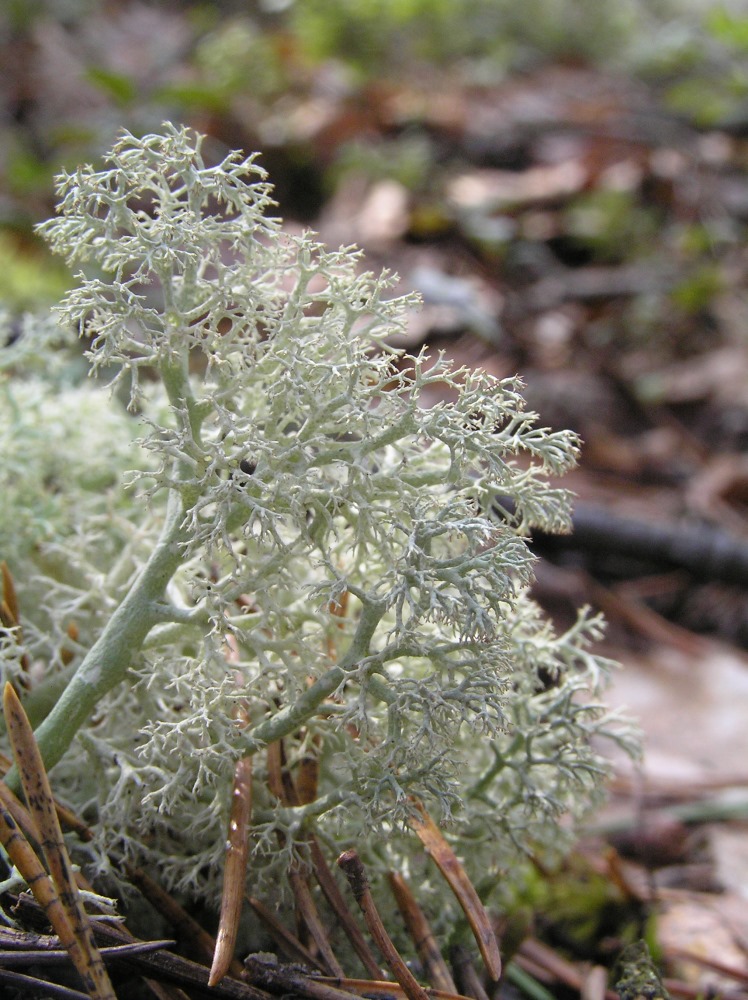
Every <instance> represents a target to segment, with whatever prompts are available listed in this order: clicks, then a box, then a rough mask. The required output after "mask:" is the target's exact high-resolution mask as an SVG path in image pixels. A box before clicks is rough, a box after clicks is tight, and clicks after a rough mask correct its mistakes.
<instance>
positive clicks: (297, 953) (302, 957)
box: [249, 896, 325, 972]
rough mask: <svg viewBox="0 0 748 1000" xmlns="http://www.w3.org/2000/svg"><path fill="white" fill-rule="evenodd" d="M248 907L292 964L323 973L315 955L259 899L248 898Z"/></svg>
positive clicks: (322, 965) (320, 963) (322, 967)
mask: <svg viewBox="0 0 748 1000" xmlns="http://www.w3.org/2000/svg"><path fill="white" fill-rule="evenodd" d="M249 905H250V906H251V907H252V909H253V910H254V911H255V913H256V914H257V916H258V917H259V918H260V920H261V921H262V922H263V924H265V926H266V927H267V929H268V930H269V931H270V933H271V934H272V936H273V938H274V940H275V943H276V944H277V945H278V947H279V948H280V950H281V951H282V952H283V953H284V954H285V955H286V956H287V957H288V958H290V959H291V961H292V962H300V963H301V964H302V965H306V966H308V967H309V968H310V969H311V968H316V969H319V971H320V972H324V971H325V969H324V964H323V963H322V962H321V961H320V959H319V958H318V957H317V956H316V955H313V954H312V953H311V951H309V949H308V948H305V947H304V945H303V944H302V943H301V941H299V939H298V938H297V937H296V936H295V935H294V934H292V933H291V932H290V931H289V930H288V929H287V928H286V927H284V926H283V924H282V923H281V922H280V920H278V918H277V917H276V916H275V914H274V913H272V912H271V911H270V910H269V909H268V908H267V907H266V906H265V904H264V903H261V902H260V900H259V899H255V898H254V896H250V897H249Z"/></svg>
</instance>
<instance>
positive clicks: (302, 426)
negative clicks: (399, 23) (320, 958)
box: [0, 126, 623, 891]
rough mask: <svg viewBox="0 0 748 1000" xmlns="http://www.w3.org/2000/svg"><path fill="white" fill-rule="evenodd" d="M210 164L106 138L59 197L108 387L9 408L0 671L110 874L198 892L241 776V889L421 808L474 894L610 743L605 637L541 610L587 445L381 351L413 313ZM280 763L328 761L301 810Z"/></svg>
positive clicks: (89, 345)
mask: <svg viewBox="0 0 748 1000" xmlns="http://www.w3.org/2000/svg"><path fill="white" fill-rule="evenodd" d="M203 146H204V142H203V140H202V138H201V137H199V136H195V135H193V134H192V133H191V132H189V131H188V130H186V129H182V128H177V127H174V126H165V127H164V130H163V133H162V134H158V135H148V136H145V137H144V138H136V137H134V136H132V135H129V134H124V135H123V136H122V137H121V139H120V140H119V141H118V143H117V144H116V146H115V147H114V149H113V151H112V152H111V154H110V156H109V159H108V163H107V165H106V168H105V169H103V170H95V169H93V168H92V167H81V168H80V169H79V170H77V171H76V172H75V173H72V174H65V175H63V176H62V177H61V178H59V181H58V193H59V198H60V201H59V211H58V215H57V217H56V218H55V219H54V220H52V221H50V222H47V223H45V224H44V225H43V226H41V231H42V232H43V234H44V235H45V237H46V238H47V239H48V240H49V242H50V244H51V245H52V247H53V248H54V249H55V250H56V251H58V252H59V253H61V254H62V255H63V256H64V257H65V259H66V260H67V262H68V263H69V264H71V265H74V266H76V265H77V266H80V265H84V266H85V268H86V272H85V273H84V274H81V275H80V281H79V284H78V286H77V287H76V288H75V289H74V290H73V291H71V292H70V293H69V294H68V295H67V297H66V298H65V300H64V301H63V302H62V304H61V306H60V308H59V319H60V324H61V326H62V328H69V327H71V326H72V327H75V328H77V330H78V331H79V333H80V335H81V337H82V338H83V341H84V344H85V346H86V357H87V358H88V361H89V363H90V370H91V372H92V373H93V374H94V375H96V376H97V377H98V376H101V375H106V376H107V377H109V378H110V381H111V383H112V384H113V386H114V387H115V388H116V390H117V393H116V394H115V395H113V396H111V397H110V395H108V390H106V389H104V388H102V387H101V386H100V384H97V385H95V386H92V387H90V388H86V389H84V388H83V387H81V386H78V387H75V388H68V389H66V390H65V393H61V391H60V387H59V382H56V383H54V384H53V383H51V382H50V383H47V388H46V390H45V389H44V388H43V386H44V383H43V381H41V380H40V378H39V375H38V374H30V375H27V376H25V375H24V372H25V371H26V369H25V368H24V363H23V360H22V359H21V360H20V361H17V362H16V371H15V375H14V379H13V380H12V381H11V380H6V381H5V382H4V383H0V390H1V391H0V408H2V410H3V411H4V415H3V420H4V422H5V425H6V426H11V427H12V428H13V449H14V451H13V455H14V456H15V457H14V460H13V463H11V464H10V466H7V467H6V469H5V471H4V473H3V474H4V475H6V476H7V477H8V479H9V485H10V486H12V490H11V491H10V493H9V495H10V497H11V504H10V506H8V505H7V504H6V505H5V508H4V509H3V511H2V514H1V515H0V517H1V518H2V521H1V522H0V537H2V539H3V544H4V545H5V546H6V551H5V552H4V553H3V554H4V556H5V558H6V559H7V560H8V562H9V563H10V565H11V569H12V572H13V574H14V576H15V578H16V580H17V581H18V589H19V594H20V598H21V604H22V611H23V616H22V617H23V633H22V634H18V633H16V634H14V635H11V636H9V637H6V641H5V642H4V644H3V646H2V663H3V667H4V671H5V673H6V675H7V676H8V677H10V678H12V679H14V680H15V681H16V682H17V684H18V688H19V690H20V692H21V693H22V695H23V696H24V698H25V700H26V702H27V707H28V710H29V712H30V713H31V714H32V716H33V717H35V718H36V719H37V720H38V721H39V725H38V727H37V731H36V732H37V739H38V741H39V744H40V747H41V750H42V753H43V755H44V757H45V760H46V762H47V765H48V766H50V767H51V766H53V765H57V767H56V770H55V772H54V780H55V783H56V785H57V787H58V788H62V789H64V790H65V791H66V794H67V796H68V798H71V799H72V800H73V801H74V802H75V803H77V805H78V807H79V808H81V809H82V810H83V811H84V812H85V813H86V815H87V816H88V817H89V818H90V819H91V821H92V822H93V823H95V825H96V828H97V830H98V834H99V841H98V842H99V844H100V845H101V851H102V856H103V852H104V846H105V847H106V850H107V851H108V852H110V853H111V852H114V853H119V854H120V855H124V856H126V857H130V858H136V859H138V860H141V861H142V860H146V861H152V862H155V863H157V864H158V867H159V871H160V872H161V873H162V874H163V875H164V876H165V877H166V878H167V880H168V881H169V882H170V884H172V885H178V886H181V887H183V888H196V887H200V889H201V890H202V891H205V890H206V887H207V888H208V890H212V889H214V888H215V885H216V884H217V882H218V879H219V877H220V858H221V854H222V851H223V843H224V838H225V835H224V828H225V822H226V814H227V809H228V800H229V789H230V782H231V775H232V772H233V767H234V763H235V761H236V760H237V758H239V757H241V756H246V755H254V756H255V758H256V761H255V769H254V774H255V784H256V790H255V807H254V812H253V826H252V849H253V852H254V856H255V857H254V860H253V862H252V866H251V867H252V869H253V871H254V875H253V876H252V877H253V878H255V879H256V878H257V877H258V872H262V873H263V876H264V877H265V878H266V879H268V880H272V879H274V878H276V877H277V876H278V875H279V874H281V873H282V872H283V871H284V870H285V868H286V867H287V865H288V863H289V860H290V858H291V857H292V855H294V854H295V853H296V852H298V851H300V850H302V848H303V843H304V836H305V833H306V832H307V831H309V830H315V831H317V832H318V833H319V834H320V835H321V836H322V837H323V838H326V839H327V841H333V842H335V843H336V844H338V845H340V846H342V847H346V846H350V845H351V844H353V843H356V844H357V845H358V846H359V848H360V847H361V845H362V843H365V844H368V845H369V846H368V856H369V858H370V859H371V858H372V857H376V856H379V857H380V860H382V861H383V862H384V863H385V864H386V863H388V858H387V854H388V851H394V850H397V849H398V845H400V844H401V843H402V838H404V837H406V836H407V833H406V830H407V821H408V816H409V813H410V810H412V804H411V803H412V799H413V797H415V798H417V799H419V800H421V801H422V802H424V803H425V804H426V806H427V808H429V809H430V810H433V812H434V814H435V815H436V816H438V817H441V818H442V819H447V818H449V817H451V818H452V820H453V824H454V826H453V828H454V830H455V832H456V834H457V839H456V845H457V849H458V852H459V850H460V845H461V844H462V845H463V846H464V848H465V849H466V853H467V855H468V857H467V859H466V860H467V862H468V863H469V862H470V861H472V862H473V863H474V864H475V865H476V867H477V868H478V869H479V870H480V873H481V876H482V877H483V879H484V881H485V880H486V879H488V880H489V881H490V880H491V878H496V877H498V873H499V872H500V871H503V869H504V868H505V867H506V866H507V865H508V864H510V863H511V859H512V857H514V856H516V855H517V854H520V855H521V854H522V853H529V852H531V851H533V850H536V849H538V847H539V845H541V846H542V845H546V847H547V848H553V847H556V846H558V843H559V830H560V827H559V818H560V817H561V816H562V815H563V814H565V813H571V814H579V813H580V812H581V811H582V810H583V809H584V808H586V807H588V806H589V804H590V802H591V801H593V800H594V798H595V796H596V795H597V794H598V790H599V787H600V779H601V776H602V774H603V771H604V765H603V763H602V760H601V758H600V756H599V753H598V751H597V750H596V749H595V748H594V746H593V743H592V740H593V738H594V737H596V736H598V735H600V734H608V735H612V736H614V737H615V738H620V737H621V736H622V733H623V730H621V728H620V726H619V724H618V722H617V721H616V720H615V719H612V718H611V717H610V716H609V715H608V714H607V713H606V712H605V710H604V709H603V708H602V707H601V705H600V703H599V698H598V695H599V690H600V686H601V683H602V682H603V680H604V677H605V674H606V672H607V668H608V665H607V664H606V662H605V661H603V660H601V659H600V658H599V657H597V656H595V655H594V654H593V653H591V652H590V650H589V648H588V647H589V644H590V643H591V642H593V641H594V640H596V639H597V638H598V636H599V633H600V623H599V622H598V621H597V619H595V618H590V617H588V616H587V615H585V614H582V615H580V618H579V621H578V623H577V624H576V625H575V626H574V628H572V629H571V630H570V631H569V632H568V633H566V634H563V635H557V634H555V633H554V631H553V630H552V628H551V627H550V626H549V624H548V622H547V621H546V620H544V618H543V616H542V615H541V613H540V611H539V609H538V608H537V606H536V605H535V604H534V603H533V602H532V601H531V600H530V598H529V597H528V594H527V588H528V585H529V584H530V582H531V579H532V563H533V560H532V556H531V553H530V551H529V549H528V546H527V543H526V536H527V532H528V530H529V529H530V528H531V527H533V526H536V525H537V526H540V527H542V528H544V529H545V530H564V529H565V528H567V527H568V524H569V504H570V501H569V496H568V495H567V494H566V493H565V492H564V491H563V490H560V489H558V488H555V487H553V486H551V485H549V482H548V477H549V476H556V475H559V474H561V473H563V472H564V471H565V470H567V469H569V468H570V467H571V466H572V465H573V464H574V461H575V456H576V451H577V441H576V439H575V437H574V435H573V434H571V433H568V432H565V431H561V432H551V431H549V430H547V429H543V428H538V427H537V426H536V425H535V419H536V418H535V416H534V414H531V413H527V412H526V411H525V408H524V402H523V399H522V395H521V383H520V382H519V380H518V379H505V380H498V379H496V378H493V377H492V376H490V375H488V374H486V373H484V372H476V371H470V370H467V369H463V368H460V369H455V368H452V367H450V365H449V364H448V363H447V362H446V361H445V360H444V359H443V358H442V357H440V356H437V357H430V356H429V355H428V354H426V353H420V354H418V355H417V356H415V357H410V356H407V355H406V354H404V353H403V352H401V351H399V350H394V349H393V348H392V347H391V346H390V343H391V340H392V337H393V334H396V333H397V332H398V331H400V330H402V328H403V327H404V325H405V323H406V321H407V315H408V311H409V310H410V309H411V308H413V306H414V305H415V303H414V300H413V299H412V298H410V297H405V298H392V297H389V296H390V294H391V292H390V290H391V287H392V284H393V279H392V278H391V277H390V276H389V275H387V274H382V275H378V276H376V275H372V274H370V273H362V271H361V260H360V255H359V254H358V252H356V251H353V250H351V249H350V248H343V249H340V250H336V251H330V250H328V249H325V248H324V247H323V246H321V245H319V244H318V243H317V242H315V240H314V238H313V237H312V236H311V235H309V234H305V235H302V236H291V235H289V234H287V233H285V232H283V231H282V229H281V226H280V223H279V222H278V221H277V220H274V219H272V218H270V217H269V216H268V214H267V213H268V211H269V210H270V209H271V208H272V205H273V202H272V201H271V189H270V187H269V185H268V183H267V181H266V178H265V173H264V171H263V170H262V169H261V168H260V167H259V166H258V164H257V163H256V162H255V160H254V158H253V157H249V158H246V157H245V156H243V155H242V154H240V153H237V152H232V153H229V154H228V155H226V156H225V157H224V158H223V159H222V160H221V161H220V162H218V163H217V164H215V165H209V164H208V163H206V161H205V160H204V158H203V153H202V148H203ZM44 330H45V331H46V332H44V336H42V334H41V333H39V334H37V333H35V327H34V325H33V324H31V325H29V328H28V329H27V330H26V331H25V333H24V337H23V338H22V341H23V343H25V344H26V345H27V354H28V356H29V357H31V356H33V355H34V350H33V345H34V343H35V341H34V338H35V337H37V338H38V341H37V348H38V351H37V353H38V354H41V355H43V354H44V353H45V352H47V353H48V354H49V353H51V352H50V350H49V347H48V343H49V337H48V330H47V328H46V327H44ZM45 338H46V339H45ZM29 345H30V346H29ZM26 367H27V368H28V367H29V366H28V365H27V366H26ZM31 367H32V368H34V367H36V368H38V362H35V365H34V366H31ZM32 378H33V379H35V380H36V381H33V382H32V381H31V379H32ZM123 395H124V397H125V398H126V400H127V402H128V404H129V409H130V410H131V411H132V413H131V414H130V415H128V414H127V413H126V412H125V410H124V408H123V407H122V406H121V404H120V403H119V402H118V399H119V398H121V397H122V396H123ZM32 398H33V401H32V402H29V400H30V399H32ZM434 398H438V399H440V400H442V401H440V402H433V400H434ZM49 426H53V427H55V428H56V429H57V430H56V433H59V435H60V437H61V438H62V439H64V442H65V447H64V455H65V457H64V465H65V469H64V470H63V471H55V472H53V473H52V474H53V475H54V486H53V487H50V486H49V483H48V481H47V480H46V479H45V471H44V470H45V468H47V470H48V468H49V466H48V464H45V463H52V468H53V469H55V470H56V469H57V468H58V464H59V456H58V455H56V454H55V453H53V454H50V453H49V449H48V445H47V444H46V443H45V442H46V441H47V438H46V437H45V434H46V433H47V431H46V430H45V428H47V427H49ZM136 437H137V438H138V441H137V442H136V441H135V438H136ZM133 464H134V465H135V471H134V472H133V473H127V474H126V472H125V470H126V469H128V468H132V467H133ZM87 479H88V480H90V482H88V481H87ZM125 487H127V488H125ZM47 493H49V495H47ZM30 494H33V496H34V500H33V502H29V500H28V497H29V495H30ZM14 503H15V504H16V505H18V506H19V507H24V510H14V509H13V504H14ZM45 509H47V514H46V515H45V513H44V511H45ZM17 517H20V518H21V524H22V525H23V526H24V533H25V532H26V531H28V532H29V533H30V536H33V538H31V541H24V539H23V538H22V537H21V538H19V537H17V534H16V533H14V529H13V525H14V523H15V519H16V518H17ZM34 518H36V520H34ZM45 518H46V520H45ZM71 628H72V629H73V630H74V633H73V631H71ZM71 636H73V638H71ZM29 663H31V666H30V667H29V666H28V665H29ZM278 740H283V741H284V752H285V755H286V759H287V762H288V764H289V766H290V767H292V768H293V767H294V766H295V765H296V764H297V762H298V761H300V760H301V759H302V758H308V757H310V756H311V757H313V758H315V759H316V761H317V766H318V770H319V779H318V780H319V787H318V794H317V796H316V798H314V800H313V801H307V802H302V803H301V804H298V805H293V806H289V805H283V804H281V803H279V802H278V801H277V800H276V799H275V798H274V797H273V796H272V795H271V794H270V792H269V791H268V790H267V787H266V785H264V779H265V770H264V769H265V765H264V760H265V749H266V747H267V746H268V745H270V744H272V743H274V742H275V741H278ZM11 780H12V778H11ZM279 833H280V834H282V838H281V840H280V841H279V839H278V836H277V835H278V834H279ZM279 843H282V844H283V845H284V846H283V849H282V850H280V849H279V846H278V845H279ZM365 850H366V849H365Z"/></svg>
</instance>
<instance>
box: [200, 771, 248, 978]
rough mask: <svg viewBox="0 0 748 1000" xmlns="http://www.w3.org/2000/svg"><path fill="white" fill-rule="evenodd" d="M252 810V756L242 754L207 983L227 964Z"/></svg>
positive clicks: (234, 933)
mask: <svg viewBox="0 0 748 1000" xmlns="http://www.w3.org/2000/svg"><path fill="white" fill-rule="evenodd" d="M251 812H252V758H251V757H242V758H241V760H238V761H237V762H236V766H235V768H234V783H233V786H232V790H231V812H230V815H229V833H228V838H227V840H226V860H225V862H224V867H223V890H222V893H221V916H220V919H219V922H218V935H217V937H216V949H215V952H214V954H213V964H212V965H211V968H210V978H209V980H208V985H209V986H215V984H216V983H217V982H218V981H219V980H220V979H222V978H223V977H224V976H225V975H226V973H227V972H228V971H229V969H230V968H231V961H232V959H233V957H234V949H235V948H236V938H237V934H238V931H239V919H240V917H241V912H242V902H243V901H244V882H245V879H246V877H247V853H248V850H249V819H250V815H251Z"/></svg>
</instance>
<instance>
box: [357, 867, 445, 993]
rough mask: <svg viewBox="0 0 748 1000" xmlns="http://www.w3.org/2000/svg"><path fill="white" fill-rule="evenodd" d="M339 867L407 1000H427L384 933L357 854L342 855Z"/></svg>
mask: <svg viewBox="0 0 748 1000" xmlns="http://www.w3.org/2000/svg"><path fill="white" fill-rule="evenodd" d="M338 865H339V866H340V868H341V869H342V870H343V873H344V874H345V877H346V878H347V879H348V883H349V885H350V887H351V891H352V892H353V897H354V899H355V900H356V902H357V903H358V905H359V906H360V907H361V913H362V914H363V916H364V920H365V921H366V926H367V927H368V929H369V933H370V934H371V936H372V937H373V938H374V943H375V944H376V946H377V948H379V950H380V952H381V953H382V957H383V958H384V960H385V962H386V963H387V966H388V968H390V969H391V970H392V974H393V975H394V977H395V979H397V981H398V983H400V985H401V986H402V988H403V989H404V990H405V993H406V994H407V996H408V1000H428V996H429V995H428V993H427V992H426V990H425V989H424V988H423V986H421V985H420V983H419V982H418V981H417V980H416V979H415V977H414V976H413V974H412V973H411V971H410V969H409V968H408V967H407V965H406V964H405V962H403V960H402V958H401V957H400V955H399V954H398V951H397V949H396V948H395V946H394V944H393V943H392V941H391V940H390V937H389V935H388V934H387V931H386V930H385V929H384V924H383V923H382V920H381V917H380V916H379V913H378V912H377V908H376V906H375V905H374V899H373V898H372V895H371V890H370V889H369V880H368V879H367V877H366V871H365V869H364V866H363V864H362V863H361V859H360V858H359V856H358V854H357V853H356V852H355V851H354V850H350V851H343V853H342V854H341V855H340V857H339V858H338Z"/></svg>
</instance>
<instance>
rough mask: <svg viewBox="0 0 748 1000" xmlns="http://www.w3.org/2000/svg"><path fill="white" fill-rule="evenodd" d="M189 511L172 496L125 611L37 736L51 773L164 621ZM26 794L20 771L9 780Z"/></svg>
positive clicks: (111, 621)
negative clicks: (162, 603)
mask: <svg viewBox="0 0 748 1000" xmlns="http://www.w3.org/2000/svg"><path fill="white" fill-rule="evenodd" d="M184 515H185V511H184V506H183V504H182V501H181V498H180V497H179V495H178V494H177V493H173V494H172V495H171V496H170V499H169V504H168V506H167V514H166V520H165V522H164V527H163V530H162V533H161V537H160V539H159V541H158V543H157V545H156V547H155V548H154V550H153V552H152V553H151V557H150V559H149V560H148V562H147V563H146V565H145V566H144V567H143V571H142V572H141V574H140V576H139V577H138V578H137V580H136V581H135V582H134V584H133V585H132V587H131V588H130V590H129V591H128V593H127V595H126V597H125V598H124V599H123V601H122V603H121V604H120V606H119V607H118V608H117V610H116V611H115V612H114V614H113V615H112V617H111V618H110V619H109V622H108V623H107V625H106V628H105V629H104V631H103V632H102V633H101V635H100V636H99V638H98V639H97V640H96V642H95V643H94V644H93V646H92V647H91V649H90V650H89V652H88V654H87V655H86V657H85V659H84V660H83V661H82V663H81V664H80V666H79V667H78V669H77V670H76V672H75V674H74V675H73V676H72V678H71V679H70V682H69V684H68V685H67V687H66V688H65V690H64V691H63V693H62V695H61V696H60V698H59V700H58V701H57V703H56V705H55V707H54V708H53V709H52V711H51V712H50V713H49V715H48V716H47V718H46V719H45V720H44V722H42V723H41V725H40V726H39V727H38V729H37V730H36V732H35V736H36V740H37V743H38V745H39V749H40V750H41V753H42V758H43V760H44V764H45V766H46V768H47V769H49V768H51V767H53V766H54V765H55V764H56V763H57V762H58V761H59V760H60V759H61V758H62V756H63V754H64V753H65V751H66V750H67V749H68V747H69V746H70V744H71V743H72V741H73V738H74V736H75V734H76V733H77V732H78V730H79V729H80V727H81V726H82V725H83V724H84V723H85V722H86V720H87V719H88V718H89V716H90V715H91V713H92V712H93V710H94V708H95V707H96V705H97V704H98V702H99V701H100V700H101V698H102V697H103V696H104V695H105V694H107V692H109V691H111V690H112V688H114V687H116V686H117V684H119V683H120V682H121V681H123V680H124V678H125V675H126V674H127V671H128V669H129V667H130V666H131V664H132V661H133V658H134V656H135V655H136V654H137V653H138V651H139V650H140V648H141V646H142V645H143V642H144V640H145V638H146V636H147V635H148V633H149V632H150V630H151V629H152V628H153V626H154V625H156V624H157V623H158V622H159V621H160V620H161V617H160V612H159V608H158V606H157V602H158V601H159V600H160V599H161V598H162V597H163V594H164V590H165V588H166V585H167V583H168V582H169V580H170V579H171V578H172V576H173V575H174V573H175V571H176V570H177V568H178V567H179V565H180V564H181V562H182V561H183V559H184V552H183V548H182V547H183V544H184V542H185V541H187V533H186V531H185V530H184V528H183V527H182V525H183V521H184ZM5 780H6V782H7V783H8V784H9V785H10V786H11V788H13V790H14V791H18V790H19V789H20V785H19V781H18V776H17V774H16V771H15V768H14V769H13V770H12V771H10V772H9V773H8V775H7V777H6V779H5Z"/></svg>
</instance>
